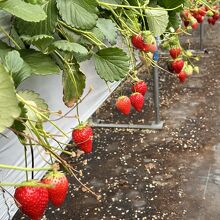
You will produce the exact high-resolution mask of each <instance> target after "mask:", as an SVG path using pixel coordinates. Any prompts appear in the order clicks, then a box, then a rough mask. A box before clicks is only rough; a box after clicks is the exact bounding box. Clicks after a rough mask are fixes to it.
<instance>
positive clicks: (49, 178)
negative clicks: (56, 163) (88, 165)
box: [42, 171, 69, 207]
mask: <svg viewBox="0 0 220 220" xmlns="http://www.w3.org/2000/svg"><path fill="white" fill-rule="evenodd" d="M42 183H45V184H50V185H52V186H53V187H52V188H48V193H49V199H50V201H51V203H52V204H53V205H54V206H56V207H59V206H61V205H62V204H63V202H64V200H65V198H66V195H67V192H68V185H69V182H68V179H67V178H66V176H65V174H63V173H61V172H58V171H56V172H50V173H48V174H47V175H46V176H45V177H44V178H43V180H42Z"/></svg>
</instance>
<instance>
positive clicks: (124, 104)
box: [115, 96, 131, 115]
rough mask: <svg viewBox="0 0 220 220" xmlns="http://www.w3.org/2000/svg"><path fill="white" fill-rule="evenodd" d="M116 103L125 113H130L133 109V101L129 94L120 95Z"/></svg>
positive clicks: (119, 109)
mask: <svg viewBox="0 0 220 220" xmlns="http://www.w3.org/2000/svg"><path fill="white" fill-rule="evenodd" d="M115 105H116V108H117V109H118V111H120V112H121V113H123V114H125V115H128V114H129V113H130V111H131V101H130V99H129V98H128V97H127V96H120V97H119V98H118V99H117V101H116V104H115Z"/></svg>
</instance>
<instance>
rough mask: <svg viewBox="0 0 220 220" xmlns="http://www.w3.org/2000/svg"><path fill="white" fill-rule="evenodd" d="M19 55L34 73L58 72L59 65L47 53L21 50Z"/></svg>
mask: <svg viewBox="0 0 220 220" xmlns="http://www.w3.org/2000/svg"><path fill="white" fill-rule="evenodd" d="M20 54H21V57H22V58H23V60H24V61H25V62H26V63H27V64H28V65H29V66H30V67H31V69H32V73H33V74H36V75H50V74H58V73H59V72H60V69H59V67H58V66H57V65H56V63H55V62H54V60H52V58H51V57H50V56H49V55H45V54H42V53H41V52H38V51H35V50H21V51H20Z"/></svg>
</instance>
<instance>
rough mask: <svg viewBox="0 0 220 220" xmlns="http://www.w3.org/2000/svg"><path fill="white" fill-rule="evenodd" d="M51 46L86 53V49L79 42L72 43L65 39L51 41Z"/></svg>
mask: <svg viewBox="0 0 220 220" xmlns="http://www.w3.org/2000/svg"><path fill="white" fill-rule="evenodd" d="M53 46H54V47H56V48H57V49H59V50H63V51H68V52H74V53H78V54H81V55H86V54H88V50H87V49H86V48H85V47H83V46H82V45H80V44H77V43H72V42H69V41H67V40H59V41H55V42H54V43H53Z"/></svg>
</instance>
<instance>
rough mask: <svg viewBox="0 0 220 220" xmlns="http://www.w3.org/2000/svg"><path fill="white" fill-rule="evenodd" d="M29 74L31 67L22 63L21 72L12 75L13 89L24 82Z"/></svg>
mask: <svg viewBox="0 0 220 220" xmlns="http://www.w3.org/2000/svg"><path fill="white" fill-rule="evenodd" d="M31 74H32V69H31V67H30V66H29V65H28V64H27V63H25V62H23V66H22V68H21V70H20V71H19V72H17V73H13V74H12V77H13V80H14V84H15V88H17V87H18V86H19V85H20V83H21V82H22V81H24V80H25V79H27V78H28V77H29V76H31Z"/></svg>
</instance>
